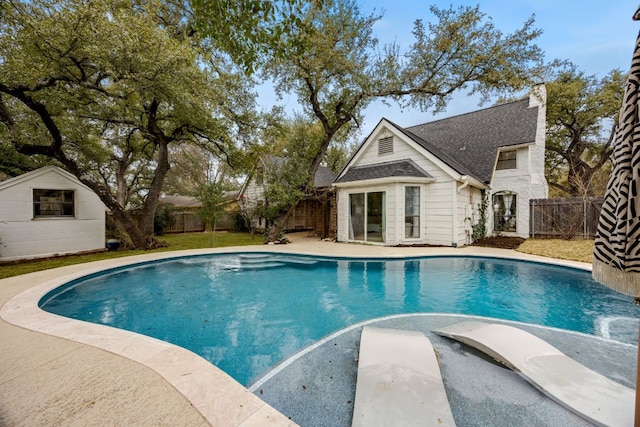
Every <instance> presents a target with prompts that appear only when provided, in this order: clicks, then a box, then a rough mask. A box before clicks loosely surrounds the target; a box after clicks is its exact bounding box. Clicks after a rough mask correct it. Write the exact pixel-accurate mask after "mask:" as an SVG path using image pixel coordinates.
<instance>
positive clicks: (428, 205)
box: [337, 128, 465, 246]
mask: <svg viewBox="0 0 640 427" xmlns="http://www.w3.org/2000/svg"><path fill="white" fill-rule="evenodd" d="M391 135H393V136H394V152H393V153H390V154H384V155H379V154H378V147H377V144H376V141H377V140H378V139H379V138H380V137H383V136H391ZM369 141H370V142H371V143H369V144H368V145H367V146H365V147H362V150H363V151H362V152H361V153H360V154H359V156H358V158H357V159H355V161H354V163H353V166H365V165H372V164H378V163H382V162H392V161H397V160H404V159H411V160H413V161H414V162H415V163H416V164H417V165H418V166H420V167H421V168H422V169H423V170H425V171H426V172H428V173H429V174H430V175H431V176H433V177H434V178H435V182H432V183H414V182H403V181H401V180H399V181H398V182H394V183H389V184H384V185H376V186H367V185H362V186H353V187H346V188H345V187H342V188H340V187H339V188H338V191H337V194H338V206H337V216H338V223H337V240H338V241H342V242H347V241H349V194H353V193H363V192H373V191H385V192H386V235H385V243H384V244H385V245H387V246H393V245H399V244H406V245H411V244H414V245H415V244H429V245H442V246H451V245H453V244H456V245H463V244H464V242H465V240H464V238H460V236H458V233H457V232H456V231H454V230H456V227H455V226H454V224H455V223H454V221H453V218H454V212H457V210H456V209H454V204H455V201H456V198H457V196H456V189H457V185H459V183H457V182H456V181H455V180H454V179H453V178H452V177H451V176H450V175H449V174H447V173H446V172H444V171H443V170H442V168H441V167H440V166H439V165H437V164H436V163H435V162H434V161H432V160H430V159H428V158H426V157H425V156H424V154H423V153H422V152H419V151H418V150H416V149H415V148H413V147H412V146H411V145H409V144H407V143H406V142H404V136H403V135H402V134H400V133H397V132H395V130H394V129H389V128H382V129H380V130H379V131H378V132H376V133H374V134H372V136H371V137H370V138H369ZM407 185H412V186H419V187H420V205H421V206H420V212H421V222H420V228H421V230H420V238H409V239H407V238H405V237H404V236H405V234H404V227H405V224H404V187H405V186H407ZM461 218H462V220H463V218H464V217H461ZM374 244H375V243H374Z"/></svg>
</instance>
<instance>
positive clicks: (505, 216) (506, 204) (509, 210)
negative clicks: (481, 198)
mask: <svg viewBox="0 0 640 427" xmlns="http://www.w3.org/2000/svg"><path fill="white" fill-rule="evenodd" d="M516 206H517V205H516V195H515V193H511V192H503V193H496V194H494V195H493V230H494V231H498V232H500V231H513V232H515V231H516V213H517V210H516Z"/></svg>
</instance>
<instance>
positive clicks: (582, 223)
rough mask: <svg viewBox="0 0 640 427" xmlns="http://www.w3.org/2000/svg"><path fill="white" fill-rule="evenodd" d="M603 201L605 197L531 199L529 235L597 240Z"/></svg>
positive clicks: (541, 237)
mask: <svg viewBox="0 0 640 427" xmlns="http://www.w3.org/2000/svg"><path fill="white" fill-rule="evenodd" d="M603 200H604V198H603V197H596V198H592V199H583V198H581V197H571V198H558V199H532V200H530V202H529V215H530V218H529V236H530V237H532V238H538V239H544V238H549V239H550V238H558V239H595V237H596V228H597V227H598V218H599V217H600V210H601V209H602V203H603Z"/></svg>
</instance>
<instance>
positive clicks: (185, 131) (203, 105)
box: [0, 0, 253, 248]
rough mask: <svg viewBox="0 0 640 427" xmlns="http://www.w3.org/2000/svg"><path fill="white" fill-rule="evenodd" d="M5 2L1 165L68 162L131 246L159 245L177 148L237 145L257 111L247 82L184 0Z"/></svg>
mask: <svg viewBox="0 0 640 427" xmlns="http://www.w3.org/2000/svg"><path fill="white" fill-rule="evenodd" d="M1 7H2V9H1V10H0V13H1V15H2V21H1V24H0V25H1V26H0V152H2V153H5V154H10V156H3V159H2V160H0V164H2V166H7V167H3V170H4V171H5V172H7V173H9V174H15V173H16V172H17V171H18V170H19V169H20V168H21V166H23V167H24V168H25V169H28V168H31V167H34V166H36V165H37V162H34V159H40V161H42V160H41V159H49V161H53V162H55V163H56V164H59V165H61V166H62V167H64V168H66V169H67V170H69V171H70V172H71V173H73V174H74V175H76V176H77V177H78V178H79V179H80V181H82V182H83V183H84V184H86V185H87V186H88V187H90V188H91V189H92V190H94V191H95V192H96V193H97V194H98V196H99V197H100V198H101V200H102V201H103V202H104V203H105V204H106V206H107V208H108V209H109V210H110V212H111V214H112V215H113V217H114V219H115V220H116V222H117V224H118V226H119V228H120V229H121V231H122V232H123V234H124V235H125V236H126V238H127V240H128V243H130V244H131V245H132V246H134V247H137V248H147V247H152V246H153V245H154V244H155V241H154V239H153V217H154V212H155V208H156V205H157V203H158V196H159V194H160V192H161V189H162V185H163V181H164V177H165V175H166V174H167V171H168V170H169V169H170V155H171V151H172V147H177V146H179V145H180V144H198V145H200V146H204V147H206V148H207V149H209V150H211V151H213V152H216V153H217V154H219V155H221V156H224V155H225V154H230V153H232V152H233V151H234V150H235V148H236V147H235V146H234V143H235V141H236V140H237V139H238V134H239V132H240V131H241V130H242V128H243V126H244V125H246V124H247V123H248V122H250V119H251V111H250V110H251V108H252V106H253V96H252V95H251V94H250V93H249V92H247V90H246V88H245V86H246V79H244V78H243V77H242V76H241V75H239V74H238V73H234V72H233V69H232V68H231V67H229V66H228V65H226V62H227V61H226V59H225V56H222V55H217V56H216V55H215V52H212V51H211V50H210V49H208V47H209V46H210V44H207V43H205V42H204V40H201V39H198V38H197V34H196V32H194V31H193V30H192V26H191V25H190V22H191V15H190V10H189V9H188V7H186V4H185V3H184V2H181V1H175V2H172V1H154V0H151V1H143V0H140V1H135V0H134V1H127V0H100V1H84V0H29V1H26V0H25V1H17V0H16V1H13V0H10V1H5V2H4V3H3V4H2V6H1ZM5 160H9V161H8V162H7V161H5ZM16 165H17V166H18V167H16ZM132 206H133V207H138V208H139V211H140V215H139V217H140V223H139V224H138V223H137V222H136V221H134V218H133V217H132V215H131V212H130V211H129V210H128V208H129V207H132Z"/></svg>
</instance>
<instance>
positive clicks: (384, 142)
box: [378, 136, 393, 156]
mask: <svg viewBox="0 0 640 427" xmlns="http://www.w3.org/2000/svg"><path fill="white" fill-rule="evenodd" d="M384 154H393V136H388V137H386V138H380V139H379V140H378V155H379V156H382V155H384Z"/></svg>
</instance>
